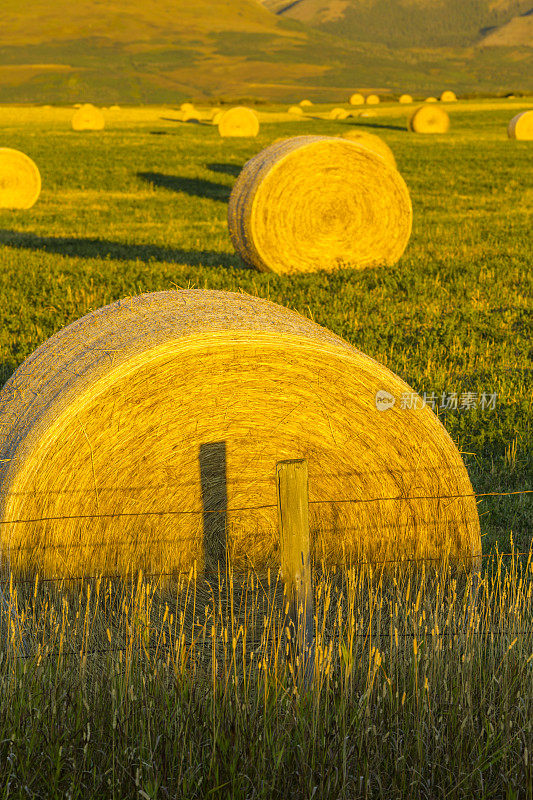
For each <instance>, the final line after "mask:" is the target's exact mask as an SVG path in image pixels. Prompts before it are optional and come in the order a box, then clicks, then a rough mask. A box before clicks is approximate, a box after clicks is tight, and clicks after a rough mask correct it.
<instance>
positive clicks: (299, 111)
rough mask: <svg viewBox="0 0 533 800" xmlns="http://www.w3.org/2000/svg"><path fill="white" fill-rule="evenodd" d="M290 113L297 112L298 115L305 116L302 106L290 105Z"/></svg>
mask: <svg viewBox="0 0 533 800" xmlns="http://www.w3.org/2000/svg"><path fill="white" fill-rule="evenodd" d="M288 111H289V114H295V115H296V116H297V117H301V116H303V113H304V112H303V108H302V107H301V106H290V107H289V110H288Z"/></svg>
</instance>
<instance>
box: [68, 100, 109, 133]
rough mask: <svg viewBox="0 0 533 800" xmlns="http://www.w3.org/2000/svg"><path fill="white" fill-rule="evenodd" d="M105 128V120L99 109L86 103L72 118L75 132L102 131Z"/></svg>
mask: <svg viewBox="0 0 533 800" xmlns="http://www.w3.org/2000/svg"><path fill="white" fill-rule="evenodd" d="M104 127H105V118H104V115H103V114H102V112H101V111H100V109H99V108H96V106H93V105H91V103H85V105H83V106H81V108H78V110H77V111H75V112H74V116H73V117H72V129H73V130H75V131H101V130H103V129H104Z"/></svg>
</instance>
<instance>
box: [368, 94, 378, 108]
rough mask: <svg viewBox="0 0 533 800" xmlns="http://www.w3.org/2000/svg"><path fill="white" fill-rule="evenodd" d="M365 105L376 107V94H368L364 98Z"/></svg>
mask: <svg viewBox="0 0 533 800" xmlns="http://www.w3.org/2000/svg"><path fill="white" fill-rule="evenodd" d="M366 103H367V105H369V106H377V104H378V103H379V96H378V95H377V94H369V95H368V97H367V98H366Z"/></svg>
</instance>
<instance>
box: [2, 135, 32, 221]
mask: <svg viewBox="0 0 533 800" xmlns="http://www.w3.org/2000/svg"><path fill="white" fill-rule="evenodd" d="M40 193H41V175H40V172H39V170H38V168H37V165H36V164H35V162H34V161H32V159H31V158H30V157H29V156H27V155H26V154H25V153H21V152H20V150H13V149H12V148H11V147H0V208H12V209H18V208H20V209H28V208H31V207H32V206H33V205H35V203H36V202H37V200H38V198H39V195H40Z"/></svg>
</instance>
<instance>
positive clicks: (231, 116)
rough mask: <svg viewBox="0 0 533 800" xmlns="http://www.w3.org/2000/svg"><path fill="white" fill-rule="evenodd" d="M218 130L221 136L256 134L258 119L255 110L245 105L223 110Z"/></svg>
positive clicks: (257, 131)
mask: <svg viewBox="0 0 533 800" xmlns="http://www.w3.org/2000/svg"><path fill="white" fill-rule="evenodd" d="M218 132H219V133H220V135H221V136H223V137H226V136H257V134H258V133H259V119H258V118H257V114H256V113H255V111H252V109H251V108H246V107H245V106H235V108H230V109H228V111H224V112H223V114H222V116H221V118H220V120H219V122H218Z"/></svg>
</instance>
